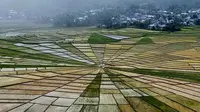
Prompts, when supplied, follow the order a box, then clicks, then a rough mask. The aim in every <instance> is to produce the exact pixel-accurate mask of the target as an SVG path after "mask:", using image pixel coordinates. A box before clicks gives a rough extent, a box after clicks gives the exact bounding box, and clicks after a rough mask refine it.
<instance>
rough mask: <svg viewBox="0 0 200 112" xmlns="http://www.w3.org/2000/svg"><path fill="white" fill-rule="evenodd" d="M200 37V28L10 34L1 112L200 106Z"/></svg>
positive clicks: (179, 110) (181, 110)
mask: <svg viewBox="0 0 200 112" xmlns="http://www.w3.org/2000/svg"><path fill="white" fill-rule="evenodd" d="M199 36H200V28H199V27H193V28H184V29H183V30H182V31H180V32H176V33H167V32H155V31H147V30H140V29H134V28H128V29H120V30H99V29H91V28H74V29H73V28H72V29H41V30H27V31H22V32H20V34H19V35H17V36H13V35H12V36H8V35H4V34H2V36H0V112H200V51H199V50H200V43H199V38H200V37H199ZM101 38H103V39H101ZM89 40H90V41H89ZM94 42H95V43H94ZM98 42H99V43H98ZM102 42H103V43H102Z"/></svg>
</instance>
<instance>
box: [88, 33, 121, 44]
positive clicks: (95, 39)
mask: <svg viewBox="0 0 200 112" xmlns="http://www.w3.org/2000/svg"><path fill="white" fill-rule="evenodd" d="M119 41H120V40H116V39H112V38H108V37H106V36H103V35H100V34H97V33H92V34H91V36H90V38H89V39H88V43H89V44H109V43H113V42H119Z"/></svg>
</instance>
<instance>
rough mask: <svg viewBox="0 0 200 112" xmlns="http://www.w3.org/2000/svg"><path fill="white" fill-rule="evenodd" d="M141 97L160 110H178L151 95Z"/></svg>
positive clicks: (172, 111)
mask: <svg viewBox="0 0 200 112" xmlns="http://www.w3.org/2000/svg"><path fill="white" fill-rule="evenodd" d="M142 99H143V100H144V101H146V102H147V103H149V104H151V105H153V106H155V107H157V108H159V109H160V110H162V112H178V111H177V110H175V109H173V108H171V107H170V106H168V105H166V104H164V103H163V102H161V101H159V100H157V99H156V98H154V97H152V96H143V97H142Z"/></svg>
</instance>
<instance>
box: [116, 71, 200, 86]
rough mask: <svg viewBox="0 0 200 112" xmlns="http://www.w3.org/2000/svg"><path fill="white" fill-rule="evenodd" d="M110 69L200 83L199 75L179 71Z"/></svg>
mask: <svg viewBox="0 0 200 112" xmlns="http://www.w3.org/2000/svg"><path fill="white" fill-rule="evenodd" d="M112 69H116V70H122V71H127V72H133V73H139V74H144V75H152V76H158V77H163V78H169V79H179V80H184V81H189V82H197V83H200V73H195V72H181V71H180V72H179V71H170V70H153V69H139V68H137V69H129V68H112Z"/></svg>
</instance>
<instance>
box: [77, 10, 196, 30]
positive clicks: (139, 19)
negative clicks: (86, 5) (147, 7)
mask: <svg viewBox="0 0 200 112" xmlns="http://www.w3.org/2000/svg"><path fill="white" fill-rule="evenodd" d="M106 10H108V9H97V10H90V11H87V12H85V13H84V14H83V16H81V17H78V18H77V20H78V21H82V22H84V21H85V20H87V19H88V18H89V19H90V17H94V16H95V15H97V14H99V13H102V12H103V11H106ZM108 16H109V15H108ZM102 18H103V17H102ZM110 19H111V23H110V24H112V25H113V27H115V26H119V27H120V26H121V27H126V26H134V25H135V24H144V25H142V26H144V27H145V28H146V29H156V30H162V29H163V28H165V27H166V26H167V25H168V24H177V25H180V26H193V25H196V24H197V21H200V9H193V10H188V11H186V12H181V13H176V12H170V11H166V10H160V9H158V10H157V11H156V12H154V13H153V14H150V13H141V12H136V13H132V14H121V13H119V15H118V16H115V17H111V18H110ZM110 24H109V25H110ZM101 26H102V27H106V26H107V25H106V24H101Z"/></svg>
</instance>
